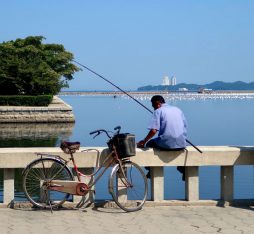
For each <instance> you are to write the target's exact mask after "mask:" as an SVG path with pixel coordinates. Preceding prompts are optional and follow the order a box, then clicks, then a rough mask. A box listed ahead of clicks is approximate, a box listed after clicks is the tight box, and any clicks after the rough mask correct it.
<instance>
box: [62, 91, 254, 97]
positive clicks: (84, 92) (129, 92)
mask: <svg viewBox="0 0 254 234" xmlns="http://www.w3.org/2000/svg"><path fill="white" fill-rule="evenodd" d="M125 92H126V93H128V94H130V95H144V94H146V95H165V94H167V95H168V94H186V93H196V94H198V91H125ZM241 93H242V94H246V93H250V94H254V90H218V91H211V92H209V93H205V94H241ZM201 94H204V93H201ZM58 95H59V96H61V95H87V96H89V95H112V96H114V95H115V96H119V95H125V94H124V93H123V92H121V91H62V92H60V93H59V94H58Z"/></svg>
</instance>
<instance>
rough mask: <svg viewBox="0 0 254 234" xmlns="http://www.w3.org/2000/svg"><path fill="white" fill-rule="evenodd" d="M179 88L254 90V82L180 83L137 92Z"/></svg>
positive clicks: (196, 89) (139, 89)
mask: <svg viewBox="0 0 254 234" xmlns="http://www.w3.org/2000/svg"><path fill="white" fill-rule="evenodd" d="M180 88H186V89H188V90H189V91H198V90H200V89H202V88H204V89H212V90H215V91H216V90H254V82H250V83H245V82H242V81H236V82H232V83H228V82H222V81H215V82H212V83H210V84H205V85H198V84H186V83H180V84H177V85H155V86H153V85H147V86H143V87H139V88H138V89H137V91H178V90H179V89H180Z"/></svg>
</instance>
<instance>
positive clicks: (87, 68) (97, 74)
mask: <svg viewBox="0 0 254 234" xmlns="http://www.w3.org/2000/svg"><path fill="white" fill-rule="evenodd" d="M72 61H73V62H75V63H77V64H78V65H79V66H81V67H83V68H85V69H86V70H88V71H90V72H91V73H93V74H95V75H96V76H98V77H100V78H101V79H103V80H105V81H106V82H108V83H109V84H111V85H113V86H114V87H115V88H117V89H118V90H120V91H121V92H123V93H124V94H126V95H127V96H128V97H130V98H131V99H132V100H134V101H135V102H137V103H138V104H139V105H141V106H142V107H144V108H145V109H146V110H147V111H149V112H150V113H151V114H153V112H152V111H151V110H150V109H149V108H147V107H146V106H145V105H143V104H142V103H141V102H139V101H138V100H137V99H136V98H134V97H132V96H131V95H130V94H128V93H127V92H126V91H124V90H123V89H121V88H120V87H118V86H117V85H115V84H114V83H112V82H111V81H110V80H108V79H106V78H105V77H103V76H102V75H100V74H99V73H97V72H95V71H93V70H92V69H90V68H89V67H87V66H85V65H83V64H81V63H79V62H78V61H75V60H72ZM186 142H187V143H189V144H190V145H191V146H192V147H194V148H195V149H196V150H197V151H198V152H199V153H201V154H202V153H203V152H202V151H201V150H200V149H199V148H198V147H197V146H195V145H193V144H192V143H191V142H190V141H189V140H187V139H186Z"/></svg>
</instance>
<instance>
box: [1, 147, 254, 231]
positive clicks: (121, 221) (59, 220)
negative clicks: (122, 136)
mask: <svg viewBox="0 0 254 234" xmlns="http://www.w3.org/2000/svg"><path fill="white" fill-rule="evenodd" d="M198 147H199V148H200V149H201V150H202V151H203V154H200V153H199V152H197V151H196V150H195V149H193V148H192V147H187V150H186V151H179V152H176V151H170V152H169V151H167V152H166V151H160V150H153V149H137V152H136V156H134V157H132V158H131V160H133V161H134V162H136V163H138V164H139V165H141V166H148V167H151V172H152V173H151V194H152V199H151V200H150V201H147V202H146V203H145V206H144V207H143V209H142V210H140V211H138V212H131V213H125V212H123V211H122V210H120V209H116V208H115V207H114V206H112V205H110V202H107V201H105V202H103V203H98V204H96V203H93V200H92V199H93V196H89V197H88V199H86V202H85V203H84V205H83V206H82V207H79V208H77V207H76V204H77V203H78V201H79V200H80V197H74V198H73V201H72V202H69V203H64V206H63V208H62V209H60V210H54V211H53V213H51V212H50V211H49V210H38V209H35V210H34V209H33V207H31V206H27V205H26V202H25V203H24V202H20V201H19V200H15V197H14V189H15V179H16V178H15V173H14V172H15V169H16V168H24V167H25V166H26V165H27V164H28V163H29V162H30V161H31V160H34V159H35V158H36V157H37V155H36V153H38V152H41V153H48V154H54V155H55V154H57V155H60V156H61V157H67V155H66V154H64V153H63V152H62V151H61V150H60V149H59V148H56V147H42V148H36V147H35V148H1V150H0V168H2V169H3V171H4V182H3V184H4V192H3V197H4V199H3V203H2V204H1V205H0V219H1V221H2V222H1V227H0V230H1V233H10V234H12V233H19V234H28V233H36V234H37V233H45V231H46V232H47V233H62V234H65V233H70V232H71V233H72V232H73V233H74V232H83V231H84V230H85V231H86V233H108V232H110V233H140V234H141V233H142V234H143V233H167V234H168V233H173V234H178V233H179V234H180V233H230V234H231V233H239V234H245V233H246V234H247V233H248V234H249V233H253V230H254V229H253V228H254V224H253V218H254V207H253V205H254V203H253V200H236V199H234V173H233V171H234V166H237V165H253V164H254V147H251V146H209V147H208V146H198ZM84 149H87V148H85V147H81V149H80V150H79V151H78V152H77V153H76V160H77V164H78V165H80V166H81V167H82V168H83V170H84V173H86V172H87V173H90V172H91V171H93V170H94V168H95V167H96V166H98V164H100V162H101V161H103V159H104V157H105V155H106V154H107V149H106V148H101V147H98V148H96V149H97V150H98V152H99V154H98V152H93V151H89V152H81V151H82V150H84ZM98 157H99V160H98ZM209 165H210V166H212V165H216V166H220V168H221V173H220V174H221V180H220V181H221V185H220V186H221V198H220V199H219V200H199V167H200V166H209ZM165 166H185V171H186V182H185V185H186V189H185V190H186V199H185V200H165V199H164V184H165V183H168V181H167V180H166V179H165V178H164V173H163V171H164V167H165ZM206 186H209V184H207V185H206ZM10 208H12V209H10Z"/></svg>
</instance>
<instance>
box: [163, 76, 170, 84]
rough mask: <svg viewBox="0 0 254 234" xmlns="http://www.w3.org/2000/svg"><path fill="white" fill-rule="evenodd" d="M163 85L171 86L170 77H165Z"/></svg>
mask: <svg viewBox="0 0 254 234" xmlns="http://www.w3.org/2000/svg"><path fill="white" fill-rule="evenodd" d="M161 85H171V83H170V80H169V78H168V76H164V77H163V79H162V84H161Z"/></svg>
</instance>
